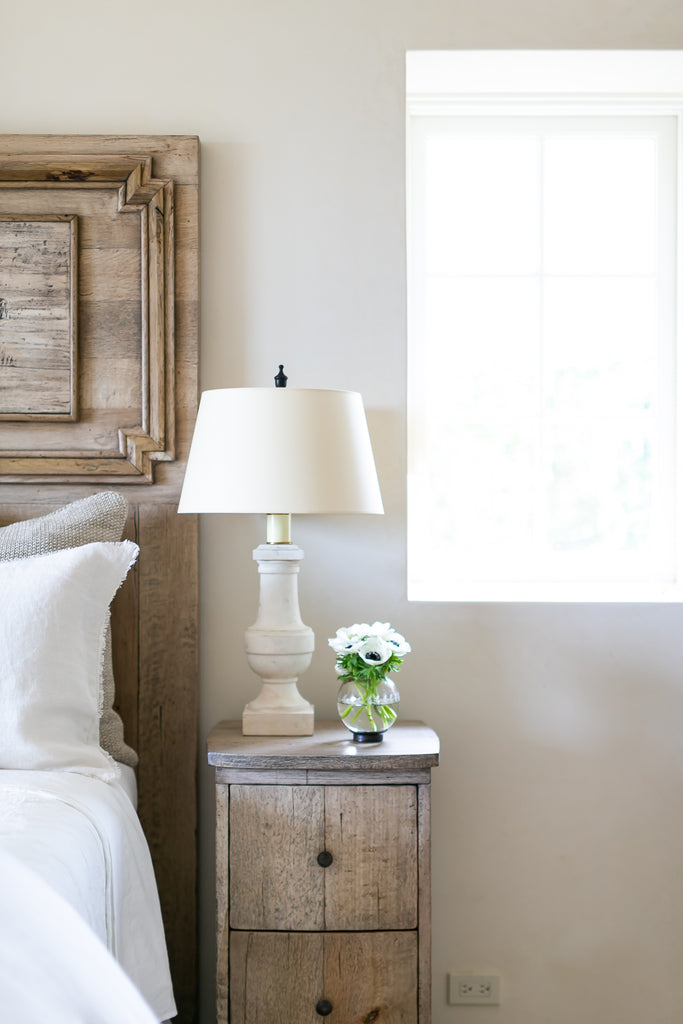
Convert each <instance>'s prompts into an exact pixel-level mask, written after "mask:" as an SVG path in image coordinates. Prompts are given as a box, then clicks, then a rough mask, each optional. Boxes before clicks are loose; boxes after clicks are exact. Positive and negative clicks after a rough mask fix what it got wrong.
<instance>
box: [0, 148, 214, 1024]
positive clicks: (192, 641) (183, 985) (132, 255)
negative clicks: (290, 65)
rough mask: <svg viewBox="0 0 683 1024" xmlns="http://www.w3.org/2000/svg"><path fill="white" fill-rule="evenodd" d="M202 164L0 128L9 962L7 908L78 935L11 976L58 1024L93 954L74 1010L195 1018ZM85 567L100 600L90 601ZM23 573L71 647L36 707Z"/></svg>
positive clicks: (3, 946)
mask: <svg viewBox="0 0 683 1024" xmlns="http://www.w3.org/2000/svg"><path fill="white" fill-rule="evenodd" d="M198 157H199V144H198V140H197V139H196V138H194V137H189V136H188V137H185V136H180V137H166V136H163V137H162V136H124V137H111V136H77V137H76V136H4V137H0V593H3V594H4V595H5V596H4V598H3V601H4V605H3V611H5V609H7V608H9V607H10V606H11V614H3V616H0V618H4V619H5V620H6V630H5V633H4V635H3V638H2V641H1V642H0V648H1V649H2V650H4V652H5V655H4V657H5V664H4V668H3V669H2V672H3V675H2V692H1V693H0V703H2V702H3V701H4V704H2V715H3V717H2V721H3V722H4V733H3V744H2V752H3V753H2V754H0V756H4V761H3V762H2V768H1V769H0V872H1V877H2V878H3V880H4V884H3V885H2V886H0V907H2V908H3V910H1V911H0V922H2V927H0V958H2V962H3V964H5V965H6V964H7V963H8V962H9V958H11V956H12V955H14V954H16V951H17V949H18V946H17V945H16V942H13V941H12V937H11V935H9V934H8V929H7V926H6V922H7V920H8V917H7V914H9V912H10V908H13V912H17V911H19V910H20V908H23V913H22V915H21V916H22V920H21V924H20V925H17V929H16V932H15V934H16V936H19V934H20V933H23V932H26V934H27V941H29V942H33V941H34V942H36V943H38V944H40V943H41V942H42V945H43V946H46V945H47V944H48V940H49V939H50V937H52V939H53V940H54V935H55V934H57V933H59V934H61V935H62V938H63V942H62V943H61V944H57V945H55V943H54V941H53V942H52V961H53V968H52V969H51V970H47V968H46V969H45V971H43V972H42V973H40V975H39V977H40V978H41V981H40V986H39V987H38V988H36V986H35V985H34V986H31V984H30V978H31V977H32V976H35V974H36V963H40V962H41V961H40V960H39V959H38V960H37V961H35V962H34V964H33V965H32V964H31V963H30V962H29V958H27V957H19V958H18V959H17V969H16V971H15V972H11V971H8V970H7V969H5V971H4V972H3V977H4V983H3V984H4V986H5V987H4V989H3V1005H10V1006H11V1005H13V1004H12V1003H11V1001H10V1002H8V1003H5V1000H6V999H7V1000H10V999H11V998H13V997H14V995H16V992H23V993H24V995H26V994H27V993H29V991H31V993H32V995H35V998H36V999H39V998H42V997H43V996H44V997H45V1000H46V1001H49V999H50V998H52V1000H53V1001H52V1008H51V1015H50V1019H51V1020H61V1019H62V1018H61V1017H60V1016H59V1013H58V1002H56V1001H58V1000H59V999H60V998H62V997H64V992H63V991H62V993H61V995H60V994H59V979H60V977H62V978H63V977H64V976H66V973H65V972H67V970H70V969H71V968H72V967H74V965H75V964H79V963H80V964H81V967H82V965H83V962H86V963H91V964H92V965H93V970H92V971H90V972H89V971H86V972H85V973H83V972H82V971H81V975H82V976H81V978H80V980H79V981H78V983H74V985H72V986H71V987H70V988H69V992H70V993H72V994H73V996H74V998H75V999H77V1000H81V1002H80V1003H79V1006H81V1007H82V1006H85V1005H89V1004H88V1003H87V1001H88V1000H91V1001H92V1000H95V1001H96V1003H97V1011H96V1012H95V1011H94V1010H92V1011H88V1012H85V1011H84V1012H82V1013H81V1016H80V1017H78V1016H75V1015H72V1016H71V1017H68V1016H65V1017H64V1020H76V1019H83V1020H87V1021H88V1022H89V1024H96V1022H99V1021H100V1020H101V1021H102V1022H103V1024H105V1022H107V1024H108V1021H109V1017H108V1016H107V1014H110V1013H111V1007H110V1005H109V1004H110V1002H111V997H112V993H116V999H117V1000H119V1005H120V1006H121V1007H128V1006H130V1011H129V1012H126V1013H123V1012H120V1014H119V1016H118V1017H114V1018H113V1019H118V1020H121V1019H125V1020H126V1021H131V1022H137V1021H138V1019H139V1020H140V1022H141V1024H143V1022H144V1024H147V1021H148V1020H150V1019H151V1020H162V1019H164V1018H165V1017H169V1016H170V1015H171V1014H172V1012H173V1011H174V1010H175V1009H176V1008H177V1017H176V1019H177V1021H178V1022H179V1024H185V1022H187V1024H190V1022H192V1021H195V1020H196V1019H197V1007H196V996H197V989H196V985H197V981H196V975H197V952H196V890H197V875H196V872H197V868H196V863H197V858H196V828H197V797H196V788H197V703H198V624H197V623H198V583H197V575H198V567H197V561H198V559H197V523H196V518H195V517H186V516H183V517H180V516H178V515H177V501H178V495H179V493H180V488H181V486H182V479H183V475H184V468H185V460H186V457H187V451H188V448H189V440H190V437H191V433H192V426H193V423H194V417H195V414H196V404H197V386H198V365H197V363H198V357H197V352H198V306H199V289H198V213H199V210H198V194H199V191H198V190H199V181H198V177H199V163H198ZM3 246H4V253H5V263H4V268H5V270H7V268H8V266H9V271H8V273H6V274H5V275H4V277H3ZM36 246H38V248H36ZM8 251H11V253H12V254H13V256H14V259H13V260H12V259H10V260H8V259H7V252H8ZM36 254H37V255H36ZM10 264H11V266H10ZM22 267H23V268H24V269H23V270H22V269H21V268H22ZM17 268H19V269H17ZM27 268H28V269H27ZM41 289H42V290H41ZM36 295H37V296H38V298H37V300H36ZM46 323H47V324H48V325H49V326H48V328H47V329H46V328H45V325H46ZM19 328H20V329H19ZM53 328H54V330H53ZM57 328H59V329H57ZM26 339H28V343H27V345H26V347H25V348H24V347H23V346H24V343H25V342H26ZM19 341H20V342H21V344H18V342H19ZM26 351H30V353H31V357H32V358H31V359H30V360H29V359H24V358H23V356H24V355H25V353H26ZM74 553H76V554H74ZM117 573H118V576H117ZM86 577H87V580H88V587H90V586H91V585H93V584H92V580H93V579H94V580H95V581H96V583H97V585H98V586H103V587H104V591H100V592H98V593H97V595H96V596H92V595H91V599H90V600H89V601H82V602H81V603H82V604H83V605H84V607H83V608H81V611H80V612H78V597H77V596H76V597H74V596H73V594H76V595H78V594H82V592H83V587H84V579H85V578H86ZM27 578H28V579H30V580H32V583H31V586H33V587H34V588H35V586H36V583H37V582H39V584H40V586H41V587H42V585H43V583H44V581H45V579H48V580H49V579H52V580H53V584H54V586H53V590H52V592H51V594H50V595H49V599H48V597H46V598H45V605H46V607H47V606H48V605H50V606H51V607H56V608H57V609H58V614H57V618H56V619H55V620H54V621H52V620H51V621H52V626H51V629H52V634H51V635H52V638H53V640H54V637H55V636H56V637H57V641H58V650H57V653H55V651H54V648H53V647H48V649H47V650H45V649H43V650H42V654H41V658H42V663H41V664H43V663H46V662H49V658H50V657H52V659H53V666H57V667H58V668H59V671H60V672H61V673H62V674H61V676H59V678H61V679H62V684H60V687H59V688H58V689H59V693H58V694H55V693H54V692H51V691H50V682H49V679H50V677H51V673H50V672H49V671H45V672H44V673H43V677H44V678H45V679H47V682H44V685H43V689H42V690H41V688H40V687H38V693H37V695H36V694H33V692H32V691H31V692H32V696H33V698H35V699H34V700H33V705H35V706H32V707H31V708H29V709H28V710H27V709H26V707H23V706H22V707H21V708H20V710H19V711H17V706H18V704H21V703H22V701H24V698H23V697H22V698H21V700H17V694H18V693H20V694H26V693H27V692H28V691H30V690H31V686H30V685H28V684H27V680H26V679H25V678H24V679H22V677H21V671H19V670H17V672H15V668H16V665H17V664H19V665H21V664H23V663H24V662H25V661H26V658H25V657H23V656H20V655H19V654H18V653H17V652H18V648H17V649H14V650H13V649H12V645H13V644H15V647H16V643H15V640H16V638H17V636H18V635H21V631H22V629H23V630H24V633H25V636H24V641H26V639H27V637H28V638H29V639H30V634H31V623H30V622H28V623H27V622H26V620H27V618H30V617H29V616H28V614H27V612H26V609H27V608H28V609H31V608H35V596H32V591H31V590H30V588H29V587H28V584H25V583H22V582H21V581H22V580H26V579H27ZM105 584H106V586H105ZM67 585H68V586H71V587H73V594H72V593H71V592H70V591H67V592H66V594H65V592H64V591H63V587H64V586H67ZM22 587H25V593H24V597H23V598H22V597H21V593H22ZM107 587H108V588H109V590H111V594H110V595H109V596H107V592H106V588H107ZM3 588H4V589H3ZM86 592H89V591H86ZM10 593H11V594H12V595H13V596H12V600H11V602H10V601H8V598H7V595H8V594H10ZM114 595H115V596H114ZM112 598H113V600H112ZM22 601H23V606H24V612H23V619H22V618H21V617H20V612H21V608H22ZM110 601H111V626H110V629H109V630H105V632H104V634H103V635H102V636H101V637H100V635H99V633H98V632H97V629H99V626H98V625H97V622H95V624H94V625H93V623H92V622H90V625H89V627H88V628H89V629H90V630H91V632H93V631H94V633H93V636H94V637H95V638H96V640H97V642H95V639H93V640H92V642H91V644H90V647H89V649H88V651H86V652H83V651H81V652H80V654H79V656H78V658H77V659H76V662H75V663H74V662H73V660H72V661H69V659H70V658H71V659H73V651H74V649H75V648H77V646H78V643H77V639H75V634H73V630H74V629H75V625H76V624H77V623H78V621H80V620H79V614H80V615H81V618H82V616H86V617H87V615H89V614H94V613H95V611H98V613H99V611H101V610H102V608H106V609H108V608H109V602H110ZM65 609H66V610H67V612H68V614H65V612H64V610H65ZM74 609H76V611H74ZM17 616H19V617H17ZM60 616H61V617H60ZM48 618H49V616H48ZM53 618H54V616H53ZM37 621H38V620H36V622H37ZM40 621H43V620H40ZM81 625H82V622H81ZM70 630H71V633H70ZM33 632H34V634H35V636H34V639H36V638H40V639H41V641H42V640H46V636H45V634H46V633H47V634H49V633H50V631H49V630H46V629H44V628H43V627H42V626H41V627H40V628H37V627H34V630H33ZM82 632H83V631H82V630H81V633H82ZM86 633H87V630H86ZM72 634H73V635H72ZM13 638H14V639H13ZM67 640H68V643H67V642H66V641H67ZM60 644H61V646H59V645H60ZM45 646H46V643H44V644H43V647H44V648H45ZM100 647H101V652H100ZM93 650H94V651H95V655H96V657H100V654H101V655H102V658H103V660H102V679H103V684H102V693H103V697H102V699H103V706H102V709H100V707H99V704H98V701H99V683H98V688H97V690H96V691H93V689H92V678H93V673H92V666H91V669H90V670H89V671H88V673H86V675H87V680H86V681H83V680H81V682H80V683H78V680H77V679H76V678H75V677H78V676H79V673H81V669H82V665H83V663H84V661H85V662H87V659H88V658H90V659H91V661H92V658H93V656H94V655H93ZM8 651H9V654H8ZM10 656H11V657H12V658H14V661H13V662H12V663H11V665H10V666H9V667H8V663H7V659H8V658H10ZM2 657H3V655H0V663H1V662H2ZM34 668H35V666H34ZM97 671H98V672H99V665H98V666H97ZM39 674H40V673H38V675H39ZM58 675H59V673H58ZM34 677H35V674H34V676H32V678H34ZM43 677H41V678H43ZM98 678H99V677H98ZM8 679H10V680H11V681H12V682H11V685H9V686H8V684H7V680H8ZM64 680H68V685H67V684H66V683H64ZM74 680H75V681H74ZM13 687H14V691H13ZM79 687H80V688H79ZM53 689H54V688H53ZM66 690H69V696H68V699H67V698H65V697H64V693H65V691H66ZM93 701H94V702H95V707H94V712H93V706H92V702H93ZM24 703H29V704H30V703H31V702H30V701H28V702H27V701H24ZM84 708H85V709H86V710H85V711H84ZM46 709H48V710H47V711H46ZM93 714H94V717H95V721H96V723H97V728H98V729H99V730H100V732H99V735H96V736H93V735H92V729H93V726H92V720H93ZM22 715H23V716H24V717H23V718H22ZM12 716H14V718H13V717H12ZM27 716H28V717H27ZM27 722H28V725H27ZM74 723H77V726H78V728H77V729H76V734H77V735H76V738H75V739H74V737H73V736H72V737H71V740H69V739H68V737H69V730H70V729H71V728H72V727H73V725H74ZM57 724H58V726H59V728H57V727H56V726H57ZM105 734H106V735H105ZM55 735H58V736H59V737H60V744H57V745H55V744H54V743H52V744H51V743H50V742H48V743H47V746H48V754H47V756H45V755H44V749H43V748H44V747H45V745H46V743H45V737H46V736H47V737H52V739H54V736H55ZM65 736H66V737H67V741H66V742H61V741H64V737H65ZM8 737H9V739H8ZM27 737H28V739H27ZM84 738H85V740H84ZM79 743H80V745H81V746H80V748H79ZM98 750H99V751H100V754H101V757H100V755H98V753H97V751H98ZM93 751H94V753H93ZM74 769H75V770H74ZM46 835H47V836H48V840H47V841H46V839H45V836H46ZM41 837H42V838H41ZM46 854H47V856H46ZM86 861H87V865H88V866H87V868H86V866H85V865H86ZM15 879H16V884H15V883H14V881H13V880H15ZM19 894H21V898H19ZM4 908H7V914H6V913H5V909H4ZM41 908H42V909H41ZM50 908H52V911H53V915H54V916H50V914H49V913H48V912H47V911H48V909H50ZM56 915H59V917H60V921H61V922H62V923H61V924H60V925H59V926H55V917H56ZM32 921H35V922H36V923H38V924H40V923H41V922H42V927H38V928H31V927H30V924H31V922H32ZM86 947H87V950H88V951H87V955H86V953H85V952H84V950H85V949H86ZM36 948H37V947H36ZM69 949H71V950H72V952H73V951H74V950H81V953H82V955H79V956H75V955H70V954H69ZM41 955H42V954H41ZM46 955H48V954H47V953H46ZM64 958H66V959H67V960H69V963H68V964H67V963H65V964H64V965H63V969H62V970H61V971H60V970H59V969H57V968H58V966H59V965H60V964H61V962H62V959H64ZM165 964H166V965H168V964H170V973H169V970H168V966H164V965H165ZM93 972H95V974H98V972H99V973H101V976H102V979H103V985H104V989H103V990H102V991H101V992H100V991H95V990H93V985H92V983H91V977H92V976H93ZM13 979H19V980H20V981H21V984H17V985H15V989H16V991H15V992H14V995H13V993H12V992H11V991H8V989H7V986H8V985H11V983H12V981H13ZM107 986H109V988H107ZM171 987H172V992H171ZM107 992H108V993H109V995H107ZM140 993H141V994H142V996H141V995H140ZM143 997H144V998H143ZM174 1003H175V1006H174ZM150 1008H151V1011H150ZM32 1012H33V1017H32V1018H31V1016H30V1015H29V1017H27V1018H26V1019H27V1020H30V1019H42V1017H43V1016H44V1014H43V1013H38V1011H37V1009H36V1008H34V1010H33V1011H32ZM150 1012H151V1016H150ZM12 1019H13V1020H17V1021H19V1020H21V1018H20V1016H19V1011H18V1009H17V1011H16V1013H14V1014H13V1015H12Z"/></svg>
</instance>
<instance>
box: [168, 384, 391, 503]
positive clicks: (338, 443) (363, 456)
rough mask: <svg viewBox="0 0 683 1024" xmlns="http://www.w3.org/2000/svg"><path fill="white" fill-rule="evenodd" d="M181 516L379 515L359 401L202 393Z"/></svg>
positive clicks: (299, 392) (306, 393) (267, 391)
mask: <svg viewBox="0 0 683 1024" xmlns="http://www.w3.org/2000/svg"><path fill="white" fill-rule="evenodd" d="M178 511H179V512H252V513H253V512H257V513H276V514H277V513H301V512H309V513H320V512H323V513H325V512H367V513H380V514H381V513H382V512H383V511H384V509H383V506H382V497H381V494H380V490H379V483H378V480H377V471H376V469H375V461H374V458H373V455H372V446H371V444H370V435H369V433H368V426H367V421H366V419H365V411H364V409H363V401H362V398H361V396H360V395H359V394H358V393H357V392H355V391H332V390H315V389H303V388H275V387H272V388H220V389H217V390H213V391H205V392H204V393H203V395H202V397H201V401H200V403H199V411H198V414H197V422H196V425H195V430H194V436H193V439H192V446H191V449H190V456H189V459H188V464H187V470H186V473H185V481H184V483H183V490H182V494H181V496H180V504H179V506H178Z"/></svg>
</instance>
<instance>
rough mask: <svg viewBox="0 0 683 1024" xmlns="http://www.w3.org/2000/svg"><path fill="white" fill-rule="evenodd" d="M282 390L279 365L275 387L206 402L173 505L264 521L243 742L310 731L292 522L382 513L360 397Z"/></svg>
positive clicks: (308, 644) (223, 392)
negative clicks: (253, 685) (302, 516)
mask: <svg viewBox="0 0 683 1024" xmlns="http://www.w3.org/2000/svg"><path fill="white" fill-rule="evenodd" d="M286 385H287V377H286V376H285V374H284V372H283V367H282V366H280V369H279V373H278V375H277V376H276V377H275V387H271V388H220V389H216V390H212V391H205V392H204V393H203V394H202V396H201V400H200V403H199V410H198V413H197V422H196V424H195V429H194V435H193V438H192V445H191V448H190V455H189V458H188V462H187V469H186V472H185V480H184V482H183V488H182V493H181V496H180V503H179V506H178V512H181V513H182V512H232V513H236V512H242V513H245V512H246V513H254V512H256V513H265V514H266V543H265V544H260V545H259V546H258V547H257V548H256V550H255V551H254V553H253V557H254V559H255V560H256V561H257V562H258V571H259V577H260V593H259V606H258V615H257V619H256V622H255V623H254V625H253V626H251V627H250V628H249V629H247V631H246V651H247V661H248V663H249V665H250V667H251V668H252V669H253V671H254V672H255V673H256V675H257V676H259V678H260V679H261V691H260V693H259V694H258V696H257V697H256V698H255V699H254V700H252V701H250V702H249V703H248V704H247V705H246V707H245V709H244V712H243V715H242V732H243V734H244V735H245V736H310V735H312V733H313V724H314V709H313V705H312V704H310V703H309V702H308V701H307V700H305V699H304V698H303V697H302V696H301V694H300V693H299V690H298V688H297V680H298V677H299V675H300V674H301V673H302V672H304V671H305V670H306V669H307V668H308V666H309V665H310V663H311V657H312V655H313V650H314V646H315V644H314V636H313V630H312V629H310V627H309V626H305V625H304V623H303V622H302V620H301V615H300V613H299V596H298V573H299V563H300V561H301V559H302V558H303V551H302V550H301V548H299V547H297V546H296V545H295V544H292V535H291V517H292V514H293V513H294V514H296V513H302V512H303V513H311V514H315V515H318V514H321V513H329V512H342V513H346V512H368V513H379V514H381V513H382V512H383V511H384V509H383V507H382V498H381V495H380V490H379V483H378V480H377V471H376V469H375V462H374V458H373V455H372V446H371V444H370V435H369V433H368V426H367V422H366V419H365V412H364V409H363V401H362V399H361V396H360V395H359V394H358V393H357V392H355V391H334V390H317V389H305V388H288V387H287V386H286Z"/></svg>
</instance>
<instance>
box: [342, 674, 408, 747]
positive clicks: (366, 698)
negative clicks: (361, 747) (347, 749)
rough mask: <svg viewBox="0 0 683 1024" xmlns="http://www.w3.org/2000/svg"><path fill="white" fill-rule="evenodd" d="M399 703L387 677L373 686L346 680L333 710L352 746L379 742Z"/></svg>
mask: <svg viewBox="0 0 683 1024" xmlns="http://www.w3.org/2000/svg"><path fill="white" fill-rule="evenodd" d="M400 700H401V696H400V694H399V692H398V689H397V688H396V684H395V683H393V682H392V681H391V679H389V678H388V677H387V676H385V677H384V679H382V680H381V682H376V683H366V682H360V681H359V680H358V679H347V680H345V681H344V682H342V683H341V685H340V687H339V692H338V693H337V711H338V712H339V717H340V718H341V720H342V722H343V723H344V725H345V726H346V728H347V729H348V730H349V732H350V733H351V734H352V736H353V739H354V740H355V741H356V743H379V742H380V741H381V740H382V738H383V736H384V733H385V732H386V731H387V729H390V728H391V727H392V725H393V724H394V722H395V721H396V719H397V717H398V705H399V702H400Z"/></svg>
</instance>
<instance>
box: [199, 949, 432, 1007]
mask: <svg viewBox="0 0 683 1024" xmlns="http://www.w3.org/2000/svg"><path fill="white" fill-rule="evenodd" d="M416 945H417V936H416V933H415V932H370V933H365V934H363V933H360V934H339V933H334V932H332V933H321V934H318V935H316V934H311V933H308V934H306V933H301V932H300V933H295V934H286V933H277V932H276V933H273V932H232V933H231V936H230V947H231V950H230V964H231V967H230V1018H229V1019H230V1022H231V1024H266V1022H269V1024H270V1022H272V1024H275V1022H276V1021H282V1022H283V1024H284V1022H285V1021H286V1022H289V1021H292V1022H294V1021H296V1024H318V1022H319V1021H320V1019H321V1015H320V1013H319V1012H318V1011H317V1010H316V1006H317V1005H318V1003H319V1002H320V1001H321V1000H326V1001H327V1002H329V1003H331V1005H332V1013H331V1017H330V1019H331V1020H338V1021H342V1022H351V1021H359V1022H362V1021H378V1022H381V1024H415V1022H416V1020H417V967H416V964H417V957H416ZM227 1019H228V1018H227V1017H219V1018H218V1020H219V1024H225V1022H226V1021H227Z"/></svg>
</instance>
